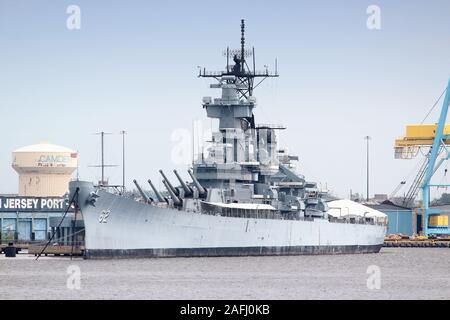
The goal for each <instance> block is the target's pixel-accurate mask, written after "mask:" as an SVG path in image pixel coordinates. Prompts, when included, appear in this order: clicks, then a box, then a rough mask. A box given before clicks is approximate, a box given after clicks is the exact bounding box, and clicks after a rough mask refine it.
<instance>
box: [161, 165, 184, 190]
mask: <svg viewBox="0 0 450 320" xmlns="http://www.w3.org/2000/svg"><path fill="white" fill-rule="evenodd" d="M159 173H161V175H162V177H163V179H164V180H165V181H166V183H167V187H168V188H169V189H170V191H172V192H173V194H175V195H179V193H180V192H179V191H178V190H177V189H175V188H174V187H173V186H172V184H171V183H170V181H169V179H167V177H166V175H165V174H164V172H163V171H162V170H159Z"/></svg>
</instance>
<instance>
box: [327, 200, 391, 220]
mask: <svg viewBox="0 0 450 320" xmlns="http://www.w3.org/2000/svg"><path fill="white" fill-rule="evenodd" d="M328 207H329V208H330V209H329V210H328V214H329V215H331V216H333V217H341V216H348V215H350V216H361V217H377V218H384V217H386V215H385V214H384V213H383V212H381V211H378V210H375V209H373V208H370V207H368V206H365V205H362V204H360V203H358V202H355V201H351V200H335V201H330V202H328Z"/></svg>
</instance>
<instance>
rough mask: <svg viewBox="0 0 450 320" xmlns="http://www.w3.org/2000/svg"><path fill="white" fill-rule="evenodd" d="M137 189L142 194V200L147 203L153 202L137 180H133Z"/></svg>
mask: <svg viewBox="0 0 450 320" xmlns="http://www.w3.org/2000/svg"><path fill="white" fill-rule="evenodd" d="M133 182H134V184H135V186H136V188H137V189H138V191H139V193H140V194H141V196H142V198H144V200H145V202H147V203H150V202H152V201H151V200H150V198H149V197H148V196H147V195H146V194H145V192H144V190H142V188H141V186H140V185H139V183H138V182H137V181H136V179H135V180H133Z"/></svg>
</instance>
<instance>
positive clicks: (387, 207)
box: [366, 200, 412, 211]
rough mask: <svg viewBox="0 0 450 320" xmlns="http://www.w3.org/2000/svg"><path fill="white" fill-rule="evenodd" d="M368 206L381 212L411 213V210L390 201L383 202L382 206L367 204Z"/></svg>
mask: <svg viewBox="0 0 450 320" xmlns="http://www.w3.org/2000/svg"><path fill="white" fill-rule="evenodd" d="M366 206H368V207H370V208H372V209H375V210H380V211H383V210H384V211H411V210H412V209H411V208H407V207H403V206H399V205H396V204H394V203H392V202H391V201H389V200H386V201H383V202H382V203H380V204H366Z"/></svg>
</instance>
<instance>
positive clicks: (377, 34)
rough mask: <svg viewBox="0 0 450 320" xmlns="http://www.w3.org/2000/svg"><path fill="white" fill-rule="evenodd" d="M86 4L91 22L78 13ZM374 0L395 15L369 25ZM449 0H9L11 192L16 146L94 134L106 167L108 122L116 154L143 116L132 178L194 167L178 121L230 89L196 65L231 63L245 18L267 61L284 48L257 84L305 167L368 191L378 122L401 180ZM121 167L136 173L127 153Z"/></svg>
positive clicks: (113, 158) (3, 74) (438, 79)
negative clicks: (399, 154) (399, 156)
mask: <svg viewBox="0 0 450 320" xmlns="http://www.w3.org/2000/svg"><path fill="white" fill-rule="evenodd" d="M71 4H75V5H78V6H79V7H80V9H81V29H79V30H70V29H68V28H67V27H66V20H67V18H68V17H69V14H67V13H66V9H67V7H68V6H69V5H71ZM372 4H375V5H378V6H379V7H380V9H381V30H369V29H368V28H367V25H366V21H367V19H368V17H369V15H368V14H367V13H366V10H367V7H368V6H369V5H372ZM449 14H450V2H449V1H445V0H443V1H400V0H399V1H393V0H389V1H374V0H372V1H364V0H357V1H356V0H355V1H348V0H346V1H336V0H330V1H233V0H227V1H211V0H209V1H92V0H91V1H79V0H72V1H50V0H49V1H46V0H41V1H20V0H10V1H8V0H0V109H1V111H2V116H1V125H0V133H1V137H2V139H1V144H0V193H15V192H17V180H18V179H17V174H16V173H15V172H14V170H13V169H12V168H11V152H12V151H13V150H14V149H15V148H18V147H21V146H25V145H29V144H34V143H38V142H40V141H42V140H47V141H50V142H52V143H56V144H60V145H64V146H68V147H71V148H73V149H76V150H79V154H80V155H79V157H80V169H79V175H80V178H81V179H87V180H95V179H99V178H100V171H99V170H98V169H96V168H90V167H88V165H90V164H97V163H98V162H99V161H100V152H99V146H100V141H99V138H98V136H95V135H93V133H95V132H98V131H101V130H103V131H107V132H112V133H114V135H111V136H108V137H107V140H106V148H107V151H106V156H107V162H108V163H112V164H120V163H121V137H120V135H119V134H118V133H119V131H120V130H126V131H128V135H127V167H126V169H127V177H128V179H127V182H128V183H127V185H128V186H129V187H131V186H132V182H131V181H132V179H133V178H136V179H138V180H140V181H141V182H142V183H143V182H144V181H145V180H146V179H148V178H152V179H154V180H155V181H159V176H158V169H163V170H165V171H167V172H169V170H171V169H173V168H174V167H175V168H177V169H179V170H180V171H181V170H183V169H186V168H187V165H182V164H179V163H176V164H175V163H173V161H172V160H171V159H172V158H171V153H172V150H173V148H174V145H175V142H173V141H172V140H171V136H172V134H173V132H174V131H177V130H178V131H177V132H183V131H179V130H180V129H185V130H190V129H191V126H192V121H193V120H194V119H206V114H205V112H204V110H203V109H202V107H201V99H202V97H203V96H205V95H213V96H214V95H217V94H219V92H218V91H215V90H212V89H209V88H208V86H209V81H207V80H205V79H198V78H197V76H196V75H197V70H198V69H197V66H205V67H207V68H209V69H211V70H219V69H222V68H223V67H224V65H225V59H224V57H223V56H222V50H223V49H225V48H226V46H231V47H238V46H239V41H240V26H239V24H240V19H241V18H244V19H246V26H247V33H246V35H247V42H248V44H249V45H250V46H255V49H256V60H257V64H258V65H259V66H260V69H262V68H263V66H264V65H265V64H266V65H269V66H273V64H274V60H275V58H277V59H278V71H279V73H280V78H278V79H269V80H267V81H266V82H264V83H263V84H262V85H261V86H260V87H258V89H257V90H256V91H255V96H256V97H257V99H258V106H257V108H256V110H255V115H256V119H257V122H261V123H267V122H269V123H280V124H284V125H286V126H287V128H288V130H285V131H283V132H282V135H281V137H280V142H281V143H282V144H283V145H284V146H288V147H289V150H290V151H291V153H293V154H297V155H299V157H300V162H299V171H300V172H301V173H303V174H305V175H306V176H307V178H309V179H310V180H316V181H318V182H321V183H323V184H327V186H328V187H329V188H330V189H331V190H333V191H334V192H335V193H336V194H338V195H340V196H347V195H348V193H349V190H350V189H352V190H353V192H362V193H365V184H366V176H365V172H366V168H365V165H366V162H365V152H366V149H365V141H364V139H363V138H364V136H366V135H370V136H372V141H371V143H370V145H371V166H370V172H371V183H370V185H371V193H372V194H373V193H390V192H391V191H392V190H393V189H394V188H395V187H396V186H397V185H398V183H399V182H400V181H401V180H403V179H405V177H406V176H407V175H408V174H410V173H411V172H413V173H412V176H411V177H410V180H411V179H413V177H414V174H415V173H414V171H413V170H414V167H415V166H416V163H417V161H406V160H404V161H401V160H395V159H394V152H393V143H394V140H395V138H396V137H397V136H400V135H401V134H402V133H403V130H404V125H405V124H407V123H420V122H421V121H422V119H423V117H424V116H425V114H426V113H427V112H428V110H429V109H430V107H431V106H432V105H433V103H434V102H435V100H436V99H437V97H438V96H439V95H440V93H441V92H442V91H443V89H444V88H445V86H446V83H447V80H448V77H449V75H450V72H449V71H450V19H449ZM440 105H441V104H439V107H440ZM438 109H439V108H437V110H436V111H438ZM436 119H437V112H434V113H432V114H431V116H430V118H429V120H430V121H431V122H434V121H436ZM209 123H210V122H209V121H205V124H206V125H209ZM183 173H184V175H185V176H187V175H186V174H185V172H184V171H183ZM107 175H108V176H109V177H110V183H121V168H112V169H108V170H107ZM445 178H446V177H444V176H443V173H442V172H440V173H438V175H437V177H436V179H437V181H438V182H442V181H443V180H444V181H445ZM410 180H409V181H410ZM404 191H405V190H402V191H401V192H400V193H402V192H404Z"/></svg>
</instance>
